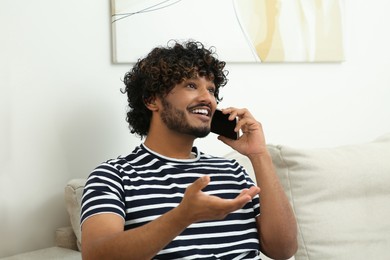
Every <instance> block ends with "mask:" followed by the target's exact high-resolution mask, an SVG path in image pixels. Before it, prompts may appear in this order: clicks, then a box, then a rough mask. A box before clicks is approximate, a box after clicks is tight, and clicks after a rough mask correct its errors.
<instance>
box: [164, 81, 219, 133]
mask: <svg viewBox="0 0 390 260" xmlns="http://www.w3.org/2000/svg"><path fill="white" fill-rule="evenodd" d="M214 93H215V85H214V83H213V82H212V81H209V80H207V79H206V78H204V77H197V78H194V79H188V80H185V81H183V82H182V83H180V84H178V85H176V86H175V87H174V88H173V89H172V90H171V91H170V92H169V93H168V94H167V96H166V97H165V98H163V99H162V100H161V104H162V111H161V120H162V121H163V122H164V123H165V125H166V126H167V127H168V128H169V129H170V130H173V131H176V132H178V133H182V134H187V135H192V136H195V137H205V136H207V135H208V134H209V133H210V124H211V117H212V115H213V113H214V111H215V109H216V106H217V102H216V99H215V97H214Z"/></svg>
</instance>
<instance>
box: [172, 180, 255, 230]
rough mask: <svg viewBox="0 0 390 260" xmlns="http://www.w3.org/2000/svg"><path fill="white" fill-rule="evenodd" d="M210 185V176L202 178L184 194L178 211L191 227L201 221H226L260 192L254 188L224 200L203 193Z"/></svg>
mask: <svg viewBox="0 0 390 260" xmlns="http://www.w3.org/2000/svg"><path fill="white" fill-rule="evenodd" d="M209 183H210V177H209V176H203V177H200V178H199V179H197V180H196V181H195V182H194V183H192V184H191V185H190V186H188V187H187V189H186V191H185V193H184V197H183V200H182V201H181V203H180V205H179V206H178V210H180V212H182V214H183V215H182V216H183V219H185V220H186V221H187V223H188V224H189V225H190V224H192V223H196V222H199V221H205V220H220V219H224V218H225V217H226V216H227V215H228V214H229V213H231V212H234V211H236V210H238V209H241V208H243V207H244V206H245V204H247V203H248V202H249V201H251V200H252V199H253V197H254V196H256V194H258V193H259V192H260V188H259V187H256V186H252V187H251V188H250V189H245V190H243V191H242V192H241V193H240V194H239V195H238V196H237V197H236V198H234V199H222V198H219V197H217V196H213V195H208V194H206V193H205V192H203V191H202V190H203V189H204V188H205V187H206V186H207V185H208V184H209Z"/></svg>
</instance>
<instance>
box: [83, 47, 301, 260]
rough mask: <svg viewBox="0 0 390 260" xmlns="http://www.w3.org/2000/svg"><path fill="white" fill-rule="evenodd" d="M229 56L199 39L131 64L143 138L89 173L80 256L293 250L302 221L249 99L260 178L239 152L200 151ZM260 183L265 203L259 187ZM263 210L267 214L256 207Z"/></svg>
mask: <svg viewBox="0 0 390 260" xmlns="http://www.w3.org/2000/svg"><path fill="white" fill-rule="evenodd" d="M224 67H225V62H223V61H219V60H218V59H217V58H216V57H215V54H214V52H213V49H206V48H205V47H204V46H203V45H202V44H201V43H199V42H193V41H189V42H184V43H178V42H173V43H172V44H171V45H169V46H168V47H166V48H163V47H158V48H155V49H153V50H152V51H151V52H150V53H149V54H148V55H147V56H146V57H145V58H143V59H140V60H139V61H138V62H137V63H136V64H135V65H134V67H133V68H132V70H131V71H129V72H128V73H126V75H125V79H124V83H125V89H124V93H126V94H127V97H128V103H129V111H128V113H127V121H128V123H129V126H130V129H131V132H132V133H133V134H137V135H138V136H140V137H141V138H145V140H144V142H143V143H141V144H140V145H139V146H137V147H135V149H134V150H133V151H132V152H131V153H130V154H129V155H126V156H120V157H118V158H117V159H111V160H108V161H107V162H105V163H102V164H101V165H99V166H98V167H97V168H96V169H95V170H94V171H93V172H92V173H91V174H90V176H89V178H88V181H87V183H86V186H85V190H84V195H83V201H82V214H81V224H82V255H83V259H137V260H139V259H260V251H262V252H263V253H264V254H266V255H268V256H270V257H272V258H275V259H279V258H289V257H290V256H292V255H293V254H294V253H295V251H296V248H297V240H296V232H297V231H296V221H295V218H294V215H293V212H292V210H291V207H290V205H289V203H288V200H287V198H286V196H285V194H284V192H283V190H282V187H281V185H280V183H279V180H278V178H277V176H276V174H275V172H274V169H273V165H272V160H271V158H270V155H269V153H268V151H267V148H266V144H265V139H264V134H263V131H262V127H261V124H260V123H258V122H257V121H256V120H255V118H254V117H253V116H252V115H251V113H250V112H249V111H248V110H247V109H237V108H227V109H224V110H223V113H225V114H229V115H230V117H229V119H230V120H234V119H236V118H238V123H237V127H236V129H235V130H236V131H237V132H239V131H240V130H241V131H242V133H243V134H242V135H241V136H240V137H239V139H238V140H231V139H228V138H226V137H223V136H219V137H218V138H219V140H221V141H222V142H224V143H225V144H227V145H229V146H230V147H232V148H233V149H235V150H236V151H238V152H240V153H241V154H243V155H245V156H247V157H248V158H249V160H250V161H251V163H252V166H253V168H254V170H255V176H256V181H257V183H258V184H259V186H260V187H257V186H256V185H255V183H254V182H253V180H251V179H250V177H249V175H248V173H247V172H246V170H245V169H244V168H243V167H242V166H240V165H239V164H238V163H237V162H236V161H235V160H228V159H224V158H221V157H215V156H211V155H208V154H206V153H203V152H200V151H199V150H198V149H197V148H196V147H194V146H193V143H194V140H195V139H196V138H201V137H205V136H207V135H208V134H209V133H210V127H211V118H212V115H213V113H214V112H215V110H216V107H217V103H218V102H219V101H220V97H219V89H220V87H222V86H224V85H225V84H226V82H227V79H226V71H225V70H224ZM260 189H261V207H260V202H259V192H260ZM260 211H261V214H260Z"/></svg>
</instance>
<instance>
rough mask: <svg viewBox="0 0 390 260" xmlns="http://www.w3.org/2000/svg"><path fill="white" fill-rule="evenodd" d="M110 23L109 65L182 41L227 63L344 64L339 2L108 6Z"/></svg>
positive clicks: (128, 0) (114, 1)
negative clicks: (211, 49) (203, 47)
mask: <svg viewBox="0 0 390 260" xmlns="http://www.w3.org/2000/svg"><path fill="white" fill-rule="evenodd" d="M111 23H112V41H113V48H112V51H113V62H114V63H134V62H136V61H137V60H138V59H139V58H142V57H143V56H144V55H146V54H147V53H149V52H150V50H151V49H152V48H154V47H156V46H166V45H167V43H168V42H169V41H170V40H179V41H184V40H187V39H193V40H198V41H201V42H202V43H204V44H205V45H206V46H207V47H211V46H214V47H215V48H216V50H217V53H218V56H219V58H220V59H222V60H225V61H227V62H255V63H265V62H340V61H343V60H344V37H343V36H344V23H345V21H344V0H165V1H164V0H111Z"/></svg>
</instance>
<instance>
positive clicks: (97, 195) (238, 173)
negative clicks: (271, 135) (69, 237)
mask: <svg viewBox="0 0 390 260" xmlns="http://www.w3.org/2000/svg"><path fill="white" fill-rule="evenodd" d="M193 153H194V154H196V158H194V159H185V160H179V159H173V158H168V157H164V156H162V155H160V154H157V153H155V152H153V151H151V150H150V149H148V148H147V147H146V146H145V145H144V144H141V145H140V146H138V147H136V148H135V149H134V151H133V152H132V153H131V154H129V155H128V156H125V157H118V158H117V159H112V160H108V161H107V162H105V163H102V164H101V165H99V166H98V167H97V168H96V169H95V170H94V171H92V173H91V174H90V176H89V177H88V180H87V183H86V185H85V188H84V194H83V198H82V207H81V224H82V223H83V222H84V221H85V220H86V219H87V218H89V217H91V216H93V215H96V214H101V213H113V214H117V215H119V216H121V217H122V218H123V219H124V221H125V227H124V229H125V230H129V229H132V228H136V227H139V226H142V225H144V224H146V223H148V222H150V221H153V220H154V219H156V218H158V217H159V216H161V215H163V214H164V213H166V212H168V211H169V210H171V209H173V208H175V207H176V206H178V204H179V203H180V202H181V200H182V198H183V195H184V192H185V189H186V188H187V187H188V186H189V185H190V184H192V183H193V182H194V181H195V180H196V179H198V178H199V177H201V176H204V175H209V176H210V180H211V181H210V183H209V185H208V186H207V187H206V188H204V189H203V190H202V191H203V192H205V193H207V194H210V195H215V196H218V197H221V198H224V199H233V198H235V197H236V196H237V195H238V194H239V193H240V192H241V191H242V190H243V189H246V188H249V187H250V186H253V185H255V184H254V182H253V181H252V180H251V179H250V177H249V175H248V174H247V173H246V171H245V169H244V168H243V167H242V166H241V165H239V164H238V162H237V161H235V160H230V159H224V158H220V157H214V156H210V155H206V154H204V153H201V152H198V150H197V148H196V147H194V148H193ZM259 214H260V205H259V197H258V196H256V197H255V198H254V199H253V200H252V201H251V202H248V203H247V204H246V205H245V206H244V207H243V208H242V209H239V210H237V211H235V212H232V213H230V214H229V215H228V216H227V217H226V218H225V219H223V220H218V221H203V222H198V223H194V224H192V225H190V226H189V227H187V229H185V230H184V231H183V232H182V233H181V234H180V235H179V236H177V237H176V238H175V239H174V240H173V241H172V242H171V243H169V244H168V245H167V246H166V247H165V248H164V249H163V250H161V251H160V252H159V253H158V254H157V255H156V256H155V257H154V259H260V251H259V240H258V232H257V228H256V219H255V217H257V216H258V215H259Z"/></svg>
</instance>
